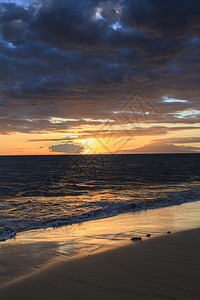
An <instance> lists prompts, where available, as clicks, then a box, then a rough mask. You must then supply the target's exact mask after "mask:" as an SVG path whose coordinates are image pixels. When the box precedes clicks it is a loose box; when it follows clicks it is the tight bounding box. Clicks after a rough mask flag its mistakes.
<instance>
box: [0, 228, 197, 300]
mask: <svg viewBox="0 0 200 300" xmlns="http://www.w3.org/2000/svg"><path fill="white" fill-rule="evenodd" d="M199 235H200V228H197V229H191V230H187V231H181V232H178V233H175V234H172V235H167V236H162V237H155V238H152V239H150V240H147V241H144V242H142V243H133V244H131V245H129V246H123V247H120V248H117V249H114V250H109V251H106V252H103V253H98V254H93V255H90V256H87V257H84V258H79V259H74V260H71V261H61V262H58V263H55V264H52V265H51V266H47V267H45V268H44V269H42V270H40V271H37V272H36V273H35V274H33V275H30V276H27V277H26V278H24V279H21V280H19V281H17V282H15V283H13V284H11V285H9V286H5V287H3V288H1V289H0V297H2V299H6V300H10V299H16V300H17V299H20V300H23V299H30V300H31V299H36V298H38V299H49V300H50V299H86V298H88V299H94V298H96V299H102V298H103V297H107V299H167V298H171V299H180V300H184V299H185V300H189V299H190V300H191V299H194V300H196V299H199V296H200V292H199V285H198V279H199V270H200V239H199Z"/></svg>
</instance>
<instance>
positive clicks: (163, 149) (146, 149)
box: [120, 140, 200, 154]
mask: <svg viewBox="0 0 200 300" xmlns="http://www.w3.org/2000/svg"><path fill="white" fill-rule="evenodd" d="M199 151H200V147H191V146H177V145H175V144H172V143H167V142H165V140H162V141H159V142H157V141H155V142H153V143H150V144H146V145H144V146H143V147H140V148H136V149H130V150H125V151H120V153H123V154H128V153H138V154H140V153H143V154H148V153H199Z"/></svg>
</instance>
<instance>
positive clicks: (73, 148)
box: [49, 143, 84, 154]
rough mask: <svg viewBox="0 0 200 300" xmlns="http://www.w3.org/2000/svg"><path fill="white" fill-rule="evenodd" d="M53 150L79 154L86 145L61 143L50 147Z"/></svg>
mask: <svg viewBox="0 0 200 300" xmlns="http://www.w3.org/2000/svg"><path fill="white" fill-rule="evenodd" d="M49 150H50V151H51V152H58V153H60V152H61V153H67V154H79V153H81V152H82V151H83V150H84V147H82V146H79V145H75V144H69V143H65V144H60V145H55V146H51V147H49Z"/></svg>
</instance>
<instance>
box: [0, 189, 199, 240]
mask: <svg viewBox="0 0 200 300" xmlns="http://www.w3.org/2000/svg"><path fill="white" fill-rule="evenodd" d="M159 195H161V194H160V193H159ZM198 200H200V189H193V190H184V191H179V192H174V193H169V194H168V195H167V196H165V197H161V196H159V197H157V198H150V197H149V198H148V197H146V198H143V199H137V198H134V199H132V198H131V195H129V199H127V198H126V199H123V201H122V199H120V197H119V198H115V199H112V200H109V198H105V197H104V199H103V200H102V201H100V200H99V201H87V202H86V203H80V202H77V203H76V202H74V203H73V205H72V202H70V203H67V204H66V202H65V201H61V202H60V203H56V202H55V201H52V202H50V201H49V199H47V200H46V202H44V201H43V202H40V201H39V200H38V201H37V199H21V201H19V199H17V201H16V199H15V200H11V199H9V200H7V203H6V205H4V207H1V211H2V212H3V209H4V211H5V213H4V214H2V220H1V221H0V241H6V240H7V239H10V238H14V237H15V236H16V234H17V233H19V232H22V231H27V230H33V229H45V228H48V227H59V226H64V225H68V224H73V223H79V222H84V221H89V220H96V219H100V218H107V217H111V216H115V215H118V214H120V213H125V212H130V211H138V210H144V209H153V208H160V207H165V206H171V205H179V204H182V203H185V202H190V201H198ZM37 211H38V213H37ZM61 212H62V213H61ZM27 216H28V217H27Z"/></svg>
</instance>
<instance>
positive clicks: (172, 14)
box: [0, 0, 200, 133]
mask: <svg viewBox="0 0 200 300" xmlns="http://www.w3.org/2000/svg"><path fill="white" fill-rule="evenodd" d="M40 3H41V4H42V5H41V6H38V7H37V6H36V5H32V6H31V5H30V6H27V7H22V6H20V5H16V4H14V3H12V4H6V3H0V70H1V72H0V87H1V88H0V109H1V114H2V118H3V119H1V123H0V132H1V133H11V132H41V131H45V129H46V130H47V131H49V130H52V131H54V130H55V131H56V130H59V131H60V130H61V131H62V130H63V131H64V130H66V125H67V128H68V127H69V126H71V124H70V123H69V124H65V123H64V124H62V125H61V124H59V125H55V124H53V125H52V124H50V123H49V121H45V120H47V119H48V118H50V117H62V118H67V117H68V118H83V117H84V118H87V117H92V118H97V119H98V118H111V119H112V118H113V119H114V116H113V115H112V112H113V111H114V110H117V109H118V108H120V107H121V106H122V105H123V103H124V101H127V99H128V98H129V97H130V95H131V94H132V93H133V92H134V91H137V90H140V91H142V93H143V94H144V95H145V96H146V97H147V98H148V100H149V102H150V103H151V104H152V106H154V107H155V108H156V109H157V113H156V114H154V115H152V116H151V115H149V116H150V118H149V121H151V122H160V123H170V122H172V123H181V122H183V123H184V122H187V123H195V122H199V121H200V117H199V116H198V115H196V116H195V118H193V117H192V116H191V118H187V119H186V120H185V119H184V118H177V116H176V115H174V114H173V113H176V112H181V111H184V110H198V109H199V96H200V95H199V81H200V75H199V74H200V72H199V71H200V65H199V61H200V39H199V38H200V21H199V15H200V2H198V1H194V0H192V1H189V0H182V1H181V0H177V1H172V0H168V1H158V0H144V1H139V0H135V1H129V0H124V1H98V0H89V1H86V0H81V1H76V3H75V2H74V1H70V0H68V1H67V0H60V1H56V0H50V1H45V0H44V1H40ZM98 8H99V9H100V10H97V9H98ZM96 13H99V18H97V17H95V15H96ZM117 26H118V27H117ZM114 28H115V29H114ZM162 96H169V97H170V96H171V97H174V98H177V99H186V100H189V101H190V102H188V103H177V104H173V103H170V104H169V103H162V101H161V100H162ZM136 113H137V112H136ZM110 115H111V116H110ZM151 117H152V119H151ZM25 119H29V120H32V119H38V120H40V121H37V122H30V121H25ZM124 122H126V121H125V120H124Z"/></svg>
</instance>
